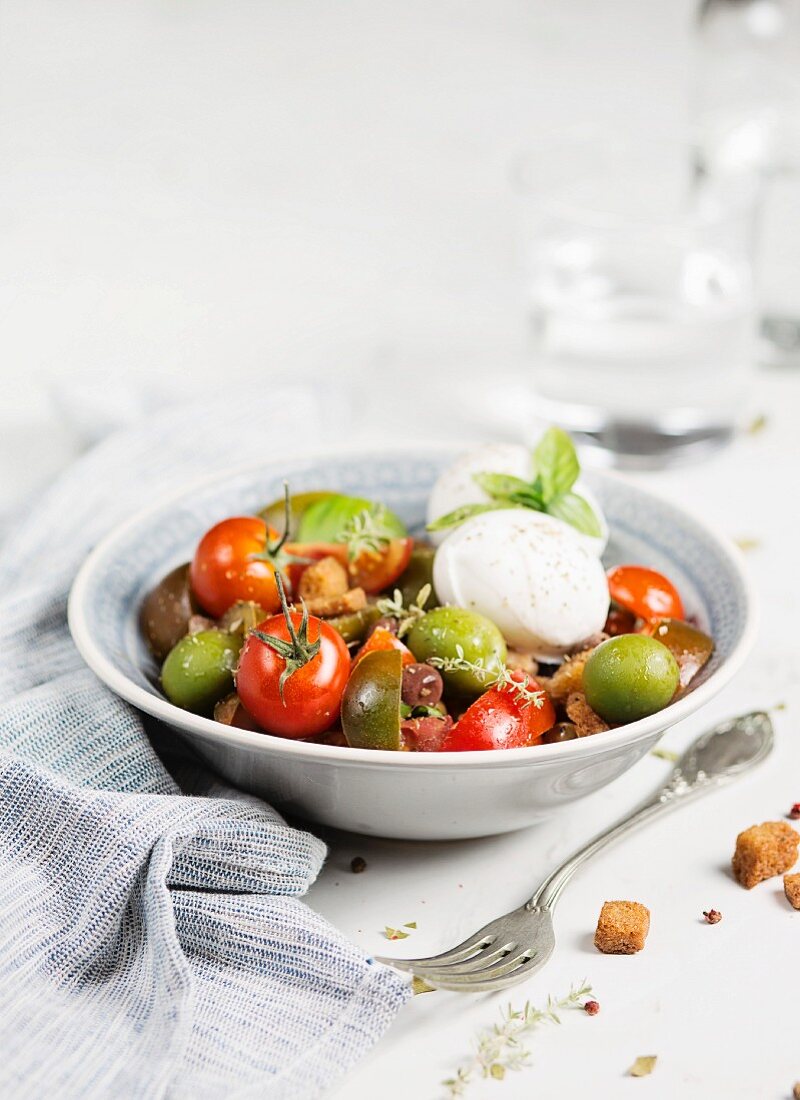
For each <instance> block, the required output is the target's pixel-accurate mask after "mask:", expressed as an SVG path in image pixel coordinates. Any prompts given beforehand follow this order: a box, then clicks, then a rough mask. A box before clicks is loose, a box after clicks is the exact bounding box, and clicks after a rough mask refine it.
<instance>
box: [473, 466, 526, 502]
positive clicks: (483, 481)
mask: <svg viewBox="0 0 800 1100" xmlns="http://www.w3.org/2000/svg"><path fill="white" fill-rule="evenodd" d="M472 480H473V481H474V482H475V484H476V485H479V486H480V487H481V489H483V491H484V493H488V494H489V496H490V497H492V498H493V499H495V500H497V499H498V498H499V499H500V500H507V499H508V498H509V497H510V496H511V494H512V493H516V492H523V491H524V490H527V489H529V488H530V486H529V484H528V482H527V481H523V480H522V478H521V477H513V476H512V475H511V474H486V473H481V474H473V475H472Z"/></svg>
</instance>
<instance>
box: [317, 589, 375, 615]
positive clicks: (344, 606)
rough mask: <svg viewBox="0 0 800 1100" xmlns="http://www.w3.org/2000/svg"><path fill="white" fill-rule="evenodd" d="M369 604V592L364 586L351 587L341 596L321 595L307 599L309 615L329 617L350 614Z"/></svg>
mask: <svg viewBox="0 0 800 1100" xmlns="http://www.w3.org/2000/svg"><path fill="white" fill-rule="evenodd" d="M366 606H367V594H366V592H365V591H364V589H363V588H351V589H349V590H348V591H347V592H343V593H342V594H341V595H340V596H321V597H319V598H317V599H313V600H306V607H307V608H308V613H309V615H318V616H319V618H321V619H329V618H331V617H332V616H333V615H349V614H351V612H353V611H361V609H362V608H364V607H366Z"/></svg>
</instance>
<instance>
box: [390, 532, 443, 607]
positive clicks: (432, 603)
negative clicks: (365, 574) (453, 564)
mask: <svg viewBox="0 0 800 1100" xmlns="http://www.w3.org/2000/svg"><path fill="white" fill-rule="evenodd" d="M435 555H436V550H435V549H434V547H433V546H425V545H422V546H420V545H419V544H417V545H416V546H415V547H414V549H413V550H412V551H411V557H410V558H409V562H408V565H407V566H406V567H405V569H404V570H403V572H402V573H401V574H400V576H399V577H398V578H397V580H396V581H395V582H394V584H393V585H392V586H391V588H392V590H394V589H395V588H399V589H400V592H401V594H402V596H403V604H404V605H405V607H410V606H411V604H412V603H416V602H417V596H418V595H419V594H420V592H421V590H422V589H423V588H424V587H425V585H426V584H429V585H430V586H431V594H430V596H428V600H427V602H426V604H425V606H426V607H427V609H428V610H429V611H432V610H433V608H434V607H438V606H439V601H438V600H437V598H436V590H435V588H434V587H433V559H434V557H435Z"/></svg>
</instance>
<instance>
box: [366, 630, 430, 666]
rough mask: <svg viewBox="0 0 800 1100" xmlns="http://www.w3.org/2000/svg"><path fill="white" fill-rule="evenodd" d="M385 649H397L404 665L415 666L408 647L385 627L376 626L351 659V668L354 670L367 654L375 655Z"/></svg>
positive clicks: (414, 659) (414, 658)
mask: <svg viewBox="0 0 800 1100" xmlns="http://www.w3.org/2000/svg"><path fill="white" fill-rule="evenodd" d="M386 649H399V650H400V653H401V654H402V656H403V660H402V663H403V664H404V665H413V664H416V660H417V659H416V657H415V656H414V654H413V653H412V652H411V650H410V649H409V648H408V646H407V645H404V644H403V642H401V641H400V639H399V638H398V637H397V635H396V634H393V633H392V631H391V630H387V629H386V627H385V626H376V627H375V629H374V630H373V631H372V633H371V634H370V636H369V637H368V638H367V640H366V642H364V644H363V645H362V647H361V649H359V651H358V653H356V655H355V657H354V658H353V668H355V667H356V665H357V664H358V662H359V661H360V660H361V658H362V657H366V655H367V654H368V653H375V652H377V651H379V650H386Z"/></svg>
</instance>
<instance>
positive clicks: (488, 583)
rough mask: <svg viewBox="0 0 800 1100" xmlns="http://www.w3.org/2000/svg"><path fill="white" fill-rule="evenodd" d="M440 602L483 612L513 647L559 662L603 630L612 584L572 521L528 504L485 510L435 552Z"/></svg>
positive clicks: (454, 533) (436, 582) (453, 533)
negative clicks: (513, 507)
mask: <svg viewBox="0 0 800 1100" xmlns="http://www.w3.org/2000/svg"><path fill="white" fill-rule="evenodd" d="M433 583H434V586H435V588H436V593H437V595H438V597H439V599H440V600H441V601H442V602H443V603H449V604H456V605H457V606H459V607H466V608H469V609H471V610H473V611H479V612H480V613H481V614H483V615H486V617H487V618H489V619H491V620H492V622H494V623H496V624H497V626H498V627H499V628H500V630H501V631H502V633H503V635H504V637H505V638H506V640H507V641H508V642H509V643H510V644H511V645H512V646H514V647H516V648H518V649H523V650H527V651H530V652H532V653H533V654H534V656H535V657H536V658H537V660H542V661H559V660H561V659H562V658H563V657H564V655H565V654H566V653H567V652H568V651H569V650H570V649H572V648H573V647H574V646H576V645H577V644H578V643H579V642H582V641H583V640H584V639H585V638H588V637H589V636H590V635H592V634H596V633H597V632H598V631H600V630H602V629H603V626H604V625H605V621H606V616H607V614H608V606H609V596H608V583H607V581H606V575H605V572H604V570H603V566H602V565H601V563H600V560H599V558H598V557H597V555H596V554H594V553H592V551H591V550H590V549H589V548H588V547H587V545H586V540H585V539H582V538H581V537H580V536H579V535H578V534H577V532H575V531H574V530H573V529H572V528H571V527H569V526H568V525H567V524H565V523H562V522H561V521H560V520H557V519H553V517H552V516H548V515H544V514H543V513H542V512H533V511H530V510H529V509H527V508H519V509H516V508H515V509H504V510H501V511H497V512H485V513H483V514H482V515H479V516H473V518H472V519H468V520H466V522H465V523H463V524H462V525H461V526H460V527H457V528H455V530H454V531H452V532H451V533H450V534H449V535H448V536H447V538H446V539H445V540H444V542H443V543H442V544H441V545H440V546H439V548H438V549H437V551H436V557H435V559H434V565H433Z"/></svg>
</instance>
